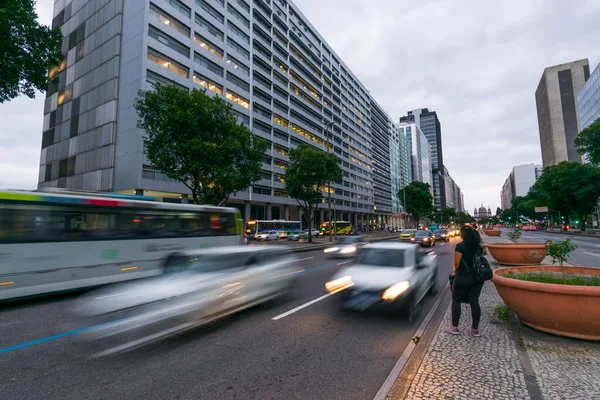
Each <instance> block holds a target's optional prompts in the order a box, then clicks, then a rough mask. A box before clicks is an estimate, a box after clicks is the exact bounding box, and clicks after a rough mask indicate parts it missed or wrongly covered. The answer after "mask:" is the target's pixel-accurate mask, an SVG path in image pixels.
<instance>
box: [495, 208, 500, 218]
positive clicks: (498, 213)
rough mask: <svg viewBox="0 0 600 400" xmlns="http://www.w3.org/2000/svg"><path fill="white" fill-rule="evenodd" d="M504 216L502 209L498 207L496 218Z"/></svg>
mask: <svg viewBox="0 0 600 400" xmlns="http://www.w3.org/2000/svg"><path fill="white" fill-rule="evenodd" d="M500 214H502V209H501V208H500V207H496V214H495V215H496V217H499V216H500Z"/></svg>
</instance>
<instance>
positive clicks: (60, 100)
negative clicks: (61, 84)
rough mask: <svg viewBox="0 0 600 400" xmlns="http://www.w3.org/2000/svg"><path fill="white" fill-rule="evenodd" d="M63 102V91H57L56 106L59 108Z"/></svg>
mask: <svg viewBox="0 0 600 400" xmlns="http://www.w3.org/2000/svg"><path fill="white" fill-rule="evenodd" d="M64 102H65V89H61V90H59V91H58V101H57V104H58V105H59V106H60V105H62V104H63V103H64Z"/></svg>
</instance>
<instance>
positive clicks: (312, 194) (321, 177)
mask: <svg viewBox="0 0 600 400" xmlns="http://www.w3.org/2000/svg"><path fill="white" fill-rule="evenodd" d="M342 176H343V171H342V168H341V167H340V165H339V163H338V160H337V157H336V155H335V154H333V153H325V152H323V151H321V150H317V149H315V148H313V147H311V146H309V145H306V144H303V145H300V146H299V147H297V148H295V149H290V164H289V165H288V168H287V169H286V171H285V177H284V181H285V189H286V190H287V192H288V194H289V195H290V197H292V198H293V199H296V201H297V202H298V205H300V207H301V208H302V211H303V212H304V216H305V218H306V220H307V221H308V226H309V229H308V241H309V242H312V229H310V228H311V227H312V222H313V220H314V217H315V211H316V209H317V207H318V205H319V204H320V203H321V201H322V199H323V191H324V190H326V186H327V184H328V183H329V182H341V181H342Z"/></svg>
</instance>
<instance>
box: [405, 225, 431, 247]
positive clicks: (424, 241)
mask: <svg viewBox="0 0 600 400" xmlns="http://www.w3.org/2000/svg"><path fill="white" fill-rule="evenodd" d="M435 239H436V238H435V235H434V234H433V233H432V232H431V231H428V230H425V229H421V230H418V231H416V232H415V236H414V237H412V238H410V241H411V242H412V243H416V244H419V245H421V247H433V246H435Z"/></svg>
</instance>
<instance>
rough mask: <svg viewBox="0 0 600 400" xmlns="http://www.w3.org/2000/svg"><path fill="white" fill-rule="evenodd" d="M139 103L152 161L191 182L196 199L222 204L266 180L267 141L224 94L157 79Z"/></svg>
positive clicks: (168, 173) (172, 175) (180, 179)
mask: <svg viewBox="0 0 600 400" xmlns="http://www.w3.org/2000/svg"><path fill="white" fill-rule="evenodd" d="M134 107H135V109H136V110H137V113H138V116H139V121H138V126H139V127H140V128H142V129H144V130H145V131H146V134H147V137H146V138H145V147H146V148H145V152H146V155H147V156H148V159H149V160H150V162H151V163H152V166H153V167H154V168H156V169H157V170H158V171H160V172H162V173H164V174H165V175H166V176H168V177H169V178H171V179H174V180H176V181H178V182H181V183H183V184H184V185H185V186H187V187H188V189H190V191H191V192H192V198H193V200H194V203H196V204H214V205H219V206H221V205H223V204H225V203H226V202H227V200H228V198H229V196H230V195H232V194H235V193H236V192H237V191H240V190H242V189H246V188H248V187H249V186H251V185H252V184H254V182H256V181H258V180H259V179H260V168H261V161H262V158H263V155H264V152H265V151H266V150H267V143H266V141H265V140H264V139H261V138H259V137H258V136H256V135H254V134H253V133H252V131H250V129H249V128H248V127H247V126H246V125H244V124H242V123H239V122H237V119H236V117H235V114H234V113H233V111H232V110H231V105H230V104H229V103H227V102H226V101H225V100H223V99H222V98H221V97H219V96H214V97H212V96H210V95H208V94H207V93H206V90H198V89H193V90H192V91H188V90H187V89H183V88H180V87H178V86H174V85H168V86H163V85H160V84H156V85H155V86H154V89H153V90H149V91H143V90H140V91H139V93H138V97H137V99H136V101H135V103H134Z"/></svg>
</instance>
